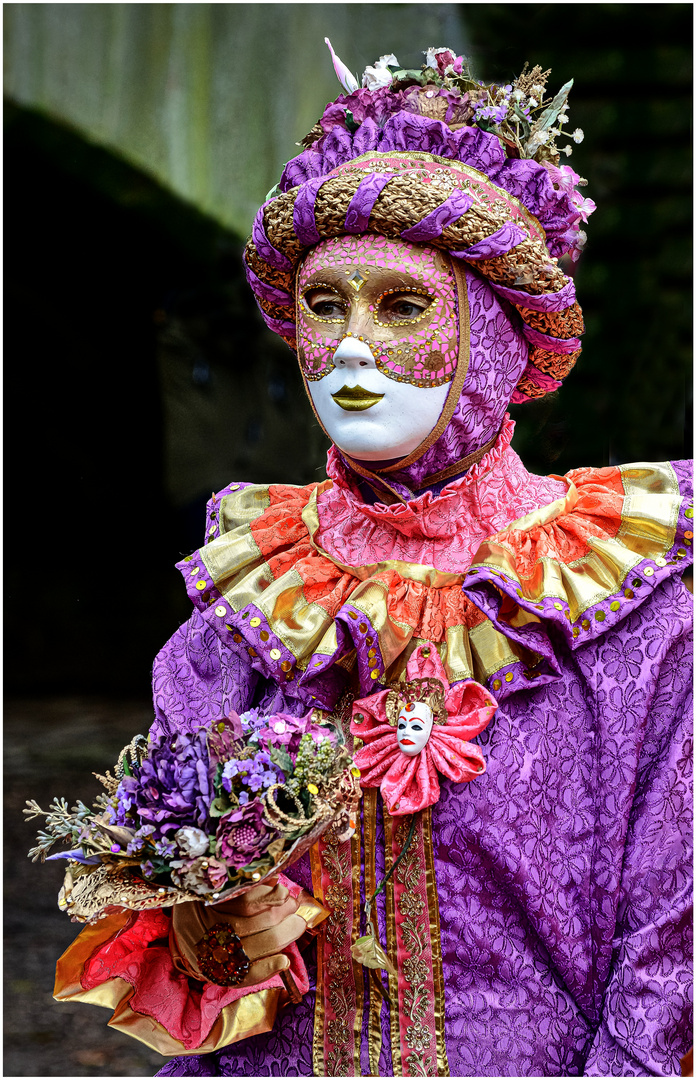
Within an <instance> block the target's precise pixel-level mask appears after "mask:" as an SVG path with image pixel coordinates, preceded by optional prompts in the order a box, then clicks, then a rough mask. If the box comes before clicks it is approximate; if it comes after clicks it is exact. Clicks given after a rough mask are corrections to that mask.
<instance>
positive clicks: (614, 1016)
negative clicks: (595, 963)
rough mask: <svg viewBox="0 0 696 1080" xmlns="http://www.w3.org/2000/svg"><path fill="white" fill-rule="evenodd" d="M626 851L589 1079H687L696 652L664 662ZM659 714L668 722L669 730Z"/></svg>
mask: <svg viewBox="0 0 696 1080" xmlns="http://www.w3.org/2000/svg"><path fill="white" fill-rule="evenodd" d="M652 712H653V716H652V717H650V718H649V722H648V725H647V729H646V737H645V741H644V743H643V747H642V751H641V762H640V767H639V771H638V774H637V782H636V789H635V796H634V801H633V807H632V812H631V816H630V821H629V830H628V836H627V842H626V847H625V852H624V861H623V871H622V877H621V889H620V896H619V904H618V910H617V920H616V930H615V935H614V940H613V942H612V947H613V954H612V967H611V972H610V976H609V981H608V983H607V986H606V991H605V995H604V1002H603V1008H602V1014H601V1019H600V1023H599V1026H598V1028H597V1030H596V1033H595V1036H594V1039H593V1041H592V1044H591V1047H590V1051H589V1055H588V1057H587V1060H586V1066H585V1075H587V1076H616V1075H618V1076H638V1075H640V1076H642V1075H646V1074H647V1075H657V1076H668V1075H674V1074H677V1075H679V1073H680V1058H681V1057H682V1056H683V1055H684V1054H686V1052H687V1051H688V1049H689V1047H690V1045H691V1041H692V1026H691V1024H692V1020H691V1012H692V1005H691V988H692V973H691V958H692V946H691V934H692V924H691V904H692V892H691V865H692V864H691V840H692V836H693V832H692V830H693V824H692V809H691V808H692V801H691V799H692V796H691V780H692V766H691V751H692V730H693V728H692V722H693V720H692V718H693V713H692V700H691V647H690V637H689V636H687V634H686V633H685V634H683V635H681V636H680V637H679V638H678V639H677V640H676V641H675V642H673V644H672V647H671V648H670V649H669V651H668V652H667V653H666V655H665V656H664V659H663V661H662V664H661V667H660V673H659V677H658V679H657V683H656V692H655V695H654V698H653V702H652ZM659 714H662V716H664V715H665V714H667V715H668V716H669V717H670V721H669V723H668V724H665V725H663V724H662V723H661V722H660V721H659V720H658V717H659Z"/></svg>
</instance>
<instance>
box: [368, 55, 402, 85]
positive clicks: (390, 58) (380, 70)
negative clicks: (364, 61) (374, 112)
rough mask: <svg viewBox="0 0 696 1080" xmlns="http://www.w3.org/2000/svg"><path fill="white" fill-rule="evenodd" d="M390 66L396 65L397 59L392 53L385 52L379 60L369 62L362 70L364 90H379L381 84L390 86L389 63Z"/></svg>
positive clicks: (397, 63) (397, 64)
mask: <svg viewBox="0 0 696 1080" xmlns="http://www.w3.org/2000/svg"><path fill="white" fill-rule="evenodd" d="M390 64H391V65H392V67H398V66H399V61H398V60H397V59H396V57H395V56H394V53H386V54H385V55H384V56H380V58H379V60H375V62H374V64H370V65H369V66H368V67H366V68H365V70H364V71H363V77H362V84H363V86H364V87H365V89H366V90H379V89H380V87H382V86H391V81H392V73H391V71H390V70H389V65H390Z"/></svg>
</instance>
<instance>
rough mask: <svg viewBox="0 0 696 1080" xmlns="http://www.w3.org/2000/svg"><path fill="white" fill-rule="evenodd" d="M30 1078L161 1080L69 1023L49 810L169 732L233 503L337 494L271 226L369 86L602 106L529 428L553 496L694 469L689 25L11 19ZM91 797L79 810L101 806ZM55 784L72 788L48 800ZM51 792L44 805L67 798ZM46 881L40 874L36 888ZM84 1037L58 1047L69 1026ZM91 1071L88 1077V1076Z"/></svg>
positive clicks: (192, 8) (516, 14) (548, 15)
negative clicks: (309, 145) (336, 103)
mask: <svg viewBox="0 0 696 1080" xmlns="http://www.w3.org/2000/svg"><path fill="white" fill-rule="evenodd" d="M3 15H4V23H5V25H4V48H5V103H6V106H5V108H6V111H5V156H4V163H5V287H6V293H5V309H4V314H5V402H6V427H5V430H6V448H5V522H6V538H5V549H6V552H7V554H8V562H7V567H6V571H5V650H6V651H5V667H4V672H5V691H6V696H7V701H6V714H5V715H6V721H5V731H6V745H7V750H6V753H7V766H8V780H7V781H6V788H5V797H6V803H7V806H8V810H9V813H8V816H7V834H6V835H7V839H6V848H5V851H6V859H7V868H6V873H5V889H6V897H7V899H8V904H7V907H6V910H8V911H9V915H8V927H9V933H8V945H7V948H8V953H7V954H6V966H5V971H6V976H7V978H8V979H9V983H8V990H6V996H5V1001H6V1005H7V1008H8V1017H9V1019H8V1024H9V1033H8V1041H7V1042H6V1053H7V1054H8V1055H9V1056H8V1057H7V1058H6V1065H5V1075H22V1076H24V1075H147V1074H151V1073H152V1072H153V1071H154V1069H155V1061H156V1055H152V1054H150V1053H149V1052H148V1051H146V1050H144V1049H143V1048H142V1047H140V1046H139V1044H136V1043H134V1042H133V1041H132V1040H128V1039H125V1038H124V1037H123V1036H120V1035H115V1034H113V1033H110V1032H105V1029H104V1024H105V1021H106V1019H107V1014H106V1013H105V1012H103V1011H102V1010H96V1009H87V1008H86V1007H85V1006H66V1005H61V1006H54V1005H52V1004H51V1003H50V987H51V978H52V971H51V968H52V964H53V962H54V960H55V957H56V955H57V954H58V953H59V952H60V951H61V949H62V948H64V947H65V945H66V944H67V942H68V941H69V940H70V938H71V937H72V936H73V935H74V932H75V928H74V927H71V926H70V924H69V923H68V921H67V920H66V919H65V918H64V916H60V915H59V913H58V912H57V910H56V909H55V908H54V906H53V905H54V903H55V891H56V889H57V886H58V882H59V878H60V873H59V870H58V867H56V866H55V865H52V866H51V867H50V868H49V867H46V868H44V869H38V868H35V867H32V866H31V864H29V863H28V862H26V861H25V860H23V857H22V852H23V851H24V850H25V849H26V848H27V847H28V846H29V845H30V843H31V838H32V829H31V827H27V826H23V825H22V823H21V821H20V820H19V807H21V804H22V801H23V799H24V798H27V797H30V796H34V797H38V798H39V799H40V798H41V796H42V794H43V793H44V792H46V791H47V794H48V798H50V797H52V796H53V795H54V794H62V793H64V794H66V795H67V796H68V797H69V798H71V797H73V796H78V795H79V796H81V797H83V798H88V797H89V795H90V794H91V793H92V789H91V787H90V784H89V782H88V779H87V778H88V776H89V772H90V770H91V769H99V770H103V769H104V768H105V767H106V766H108V765H110V764H111V763H112V760H113V758H114V757H115V755H116V753H117V751H118V749H119V748H120V747H121V746H122V745H123V744H124V743H125V742H127V741H128V740H129V739H130V737H131V736H132V734H134V732H135V731H137V730H145V729H146V728H147V726H148V723H149V715H150V714H149V706H148V694H149V678H150V670H151V663H152V657H153V655H154V654H155V652H156V651H157V649H158V648H159V647H160V646H161V645H162V644H163V642H164V641H165V640H166V639H167V638H168V637H169V635H170V634H171V633H172V632H173V631H174V630H175V628H176V627H177V625H178V624H179V623H180V622H182V621H183V620H185V619H186V618H187V616H188V612H189V606H188V602H187V600H186V597H185V594H184V590H183V586H182V585H181V584H180V580H179V576H178V574H177V572H176V571H175V570H174V569H173V563H174V562H175V561H176V560H177V559H178V558H179V557H180V556H181V555H182V554H184V553H186V552H188V551H190V550H192V549H193V548H194V547H196V546H198V545H199V544H200V542H201V540H202V529H203V523H204V516H203V515H204V505H205V501H206V499H207V498H209V496H210V494H211V492H212V491H213V490H217V489H219V488H220V487H222V486H224V485H225V484H226V483H228V482H229V481H231V480H233V479H237V480H251V481H259V482H263V481H273V480H276V481H289V482H294V483H307V482H309V481H311V480H314V479H320V478H321V477H322V476H323V460H324V454H325V449H326V443H325V440H324V437H323V435H322V433H321V432H320V430H319V429H318V427H317V425H316V424H315V423H314V421H313V419H312V416H311V413H310V410H309V408H308V407H307V405H306V403H305V400H304V393H303V390H302V385H301V382H300V379H299V375H298V372H297V368H296V362H295V360H294V358H293V357H292V355H291V354H290V353H289V352H288V350H287V349H286V347H285V346H284V345H283V344H282V342H280V341H279V340H278V339H276V338H275V337H274V335H272V334H271V333H270V332H269V331H267V330H266V328H265V326H264V324H263V322H262V320H261V318H260V316H259V315H258V313H257V311H256V308H255V305H254V303H253V301H252V298H251V294H250V292H249V291H248V289H247V286H246V283H245V281H244V276H243V273H242V268H241V250H242V247H243V243H244V240H245V238H246V234H247V232H248V230H249V229H250V226H251V221H252V219H253V214H254V212H255V210H256V208H257V206H258V205H259V204H260V203H261V201H262V200H263V198H264V196H265V193H266V192H267V191H268V190H269V189H270V188H271V187H272V186H273V184H274V183H275V182H276V180H277V177H278V175H279V173H280V171H281V168H282V165H283V162H284V161H285V160H287V159H288V158H289V157H291V156H292V155H293V154H294V153H296V152H298V148H297V147H296V145H295V144H296V143H297V142H298V141H299V140H300V139H301V138H302V137H303V135H304V134H305V133H306V132H307V131H308V130H309V129H310V128H311V126H312V124H313V123H314V121H315V120H316V119H317V117H318V116H319V115H320V114H321V112H322V108H323V105H324V103H325V102H326V101H328V100H329V99H330V98H332V97H335V96H336V95H337V93H338V92H339V86H338V84H337V83H336V80H335V76H334V74H333V69H332V67H331V62H330V58H329V55H328V51H327V50H326V48H325V46H324V43H323V38H324V36H325V35H328V36H329V37H330V38H331V40H332V43H333V45H334V47H335V49H336V51H337V52H338V54H339V55H340V56H341V58H342V59H343V60H344V61H345V63H346V64H347V65H348V66H349V67H350V68H351V69H352V70H354V71H357V72H362V70H363V68H364V67H365V66H366V64H368V63H372V62H373V61H374V60H375V58H376V57H377V56H379V55H380V54H383V53H388V52H392V51H393V52H395V53H396V55H397V57H398V59H399V61H400V62H401V63H402V64H404V65H405V66H417V65H420V63H421V62H422V57H421V52H420V50H423V49H426V48H427V47H428V46H433V45H434V46H440V45H447V46H448V47H450V48H453V49H454V50H455V51H456V52H464V53H465V54H467V55H468V56H469V57H470V58H471V59H472V61H473V64H474V69H475V71H476V74H477V76H478V77H480V78H482V79H484V80H487V81H488V80H494V79H495V80H498V81H504V82H507V81H510V80H511V79H512V78H513V77H514V76H515V75H516V74H518V73H519V71H520V70H521V68H522V66H523V64H524V62H525V60H528V61H529V62H530V65H532V66H533V65H534V64H535V63H538V64H540V65H542V67H543V68H549V67H550V68H552V69H553V70H552V75H551V77H550V80H549V85H550V87H551V88H552V89H558V88H559V87H560V86H561V85H562V84H563V83H564V82H566V81H567V80H568V79H570V78H574V79H575V85H574V87H573V90H572V93H571V96H570V125H569V126H570V128H571V130H572V129H573V128H574V127H581V128H583V129H584V132H585V141H584V142H583V143H582V144H581V145H579V146H577V147H576V148H575V150H574V153H573V156H572V158H571V159H570V162H569V163H570V164H571V165H572V166H573V168H574V169H575V170H576V171H577V172H579V173H580V174H581V175H582V176H584V177H586V178H587V180H588V187H587V188H586V189H585V193H586V194H587V195H589V196H590V197H591V198H593V199H594V200H595V202H596V203H597V207H598V208H597V211H596V212H595V214H593V216H592V217H591V219H590V222H589V225H588V226H587V233H588V236H589V240H588V244H587V248H586V250H585V253H584V255H583V256H582V258H581V260H580V262H579V263H578V264H577V269H576V274H575V280H576V285H577V291H578V296H579V299H580V302H581V304H582V307H583V311H584V315H585V321H586V326H587V332H586V334H585V337H584V351H583V354H582V357H581V359H580V361H579V363H578V365H577V367H576V368H575V370H574V371H573V373H572V374H571V375H570V376H569V378H568V379H567V381H566V383H565V385H564V387H563V389H562V390H561V391H560V392H559V393H558V394H556V395H553V396H552V397H551V398H549V399H544V400H543V401H541V402H539V403H537V404H534V405H527V406H518V407H516V408H514V410H513V412H514V416H515V419H516V420H517V423H518V429H517V435H516V439H515V445H516V448H517V449H518V451H519V452H520V453H521V455H522V457H523V459H524V460H525V463H526V464H527V466H528V467H530V468H532V469H533V470H535V471H537V472H554V473H562V472H564V471H565V470H567V469H569V468H573V467H576V466H579V465H602V464H608V463H617V462H624V461H632V460H664V459H666V458H673V457H683V456H691V431H690V421H691V412H692V405H691V396H690V395H691V344H692V330H691V295H692V294H691V246H692V174H691V117H692V98H691V80H692V15H693V8H692V5H691V4H601V3H600V4H572V3H571V4H562V5H561V4H534V5H527V4H495V3H492V4H491V3H472V4H466V5H464V4H461V5H460V4H394V5H391V4H370V5H365V4H312V5H305V4H291V5H285V4H277V5H276V4H273V5H263V4H103V5H102V4H38V5H33V4H6V5H4V8H3ZM81 778H84V779H81ZM49 779H50V783H49ZM47 784H48V787H47ZM25 862H26V865H25ZM61 1025H62V1026H61ZM80 1055H81V1056H80Z"/></svg>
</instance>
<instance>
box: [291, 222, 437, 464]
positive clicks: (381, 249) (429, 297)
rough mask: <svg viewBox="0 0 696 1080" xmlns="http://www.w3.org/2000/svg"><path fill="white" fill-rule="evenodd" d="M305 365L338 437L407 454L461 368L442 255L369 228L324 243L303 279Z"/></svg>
mask: <svg viewBox="0 0 696 1080" xmlns="http://www.w3.org/2000/svg"><path fill="white" fill-rule="evenodd" d="M297 290H298V306H297V314H298V318H297V341H298V355H299V359H300V366H301V368H302V370H303V372H304V374H305V377H306V379H307V385H308V389H309V393H310V396H311V398H312V402H313V404H314V408H315V410H316V413H317V416H318V417H319V419H320V421H321V423H322V425H323V427H324V429H325V431H326V432H327V434H328V435H329V437H330V438H331V439H332V440H333V442H334V443H335V444H336V445H337V446H338V447H339V449H340V450H343V451H344V452H345V453H346V454H349V455H350V456H351V457H355V458H358V459H362V460H364V461H391V460H394V459H399V458H403V457H406V456H407V455H408V454H410V453H411V452H412V451H413V450H415V449H416V448H417V447H418V446H419V445H420V444H421V443H422V442H423V441H424V440H425V439H426V438H427V437H428V435H430V433H431V432H432V430H433V428H434V427H435V426H436V424H437V422H438V420H439V418H440V415H441V413H442V410H443V407H444V404H445V401H446V399H447V395H448V393H449V390H450V386H451V383H452V377H453V375H454V372H455V369H456V366H457V355H458V317H457V300H456V284H455V280H454V276H453V274H452V271H451V268H450V267H449V265H448V262H447V260H446V259H445V257H444V256H443V255H442V253H441V252H439V251H436V250H435V249H434V248H428V247H427V246H425V245H414V244H409V243H406V242H405V241H401V240H387V239H386V238H385V237H374V236H370V235H365V236H359V237H351V236H342V237H337V238H336V239H335V240H327V241H324V242H323V243H321V244H318V245H317V247H316V248H314V249H313V250H312V252H311V253H310V254H309V255H308V256H307V258H306V259H305V261H304V263H303V265H302V266H301V268H300V270H299V273H298V279H297Z"/></svg>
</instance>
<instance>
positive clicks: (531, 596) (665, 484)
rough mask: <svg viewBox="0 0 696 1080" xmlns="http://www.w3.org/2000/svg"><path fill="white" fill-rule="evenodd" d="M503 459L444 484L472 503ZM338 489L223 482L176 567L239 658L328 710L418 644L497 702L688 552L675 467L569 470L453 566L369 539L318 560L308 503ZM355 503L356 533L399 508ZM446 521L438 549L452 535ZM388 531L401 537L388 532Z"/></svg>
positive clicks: (614, 620) (606, 624) (316, 522)
mask: <svg viewBox="0 0 696 1080" xmlns="http://www.w3.org/2000/svg"><path fill="white" fill-rule="evenodd" d="M509 453H510V451H509V448H508V450H507V451H506V452H505V453H501V454H500V457H499V458H495V455H493V456H492V458H491V459H490V461H489V462H488V463H486V462H483V461H482V462H481V465H480V466H479V468H478V469H477V471H476V473H477V474H478V479H479V480H483V479H484V477H485V484H481V485H479V484H478V480H477V476H476V473H475V474H474V475H472V476H471V477H469V479H468V481H467V483H465V484H462V483H461V482H459V483H457V484H453V485H452V487H453V488H454V489H455V490H456V491H459V492H466V491H469V489H471V490H472V491H473V490H475V489H477V488H478V487H479V486H480V487H481V491H480V493H479V501H482V500H483V495H484V494H485V490H487V489H488V488H489V487H490V486H491V478H495V477H496V476H498V471H497V465H498V464H499V463H500V462H502V461H504V460H505V459H506V457H507V454H509ZM515 456H516V455H515ZM494 458H495V460H494ZM491 463H492V467H491V468H490V469H487V465H488V464H491ZM506 475H507V474H506V473H503V476H506ZM525 475H526V476H529V474H526V473H525ZM532 479H534V480H538V479H541V478H532ZM338 486H339V485H338V484H337V483H336V480H327V481H325V482H324V483H322V484H318V485H317V484H311V485H309V486H308V487H305V488H297V487H292V486H290V485H271V486H270V487H269V486H266V485H253V484H232V485H230V486H229V488H227V489H225V490H224V491H223V492H221V493H220V495H218V496H215V497H214V498H213V500H212V501H211V503H210V504H209V507H210V510H209V518H208V526H207V530H206V531H207V535H208V542H207V543H206V545H205V546H204V547H203V548H201V549H200V550H199V551H198V552H196V553H195V554H193V555H189V556H187V557H186V558H185V559H184V560H183V561H182V562H181V563H179V568H180V570H181V571H182V573H183V575H184V577H185V580H186V583H187V591H188V594H189V596H190V598H191V600H192V601H193V603H194V605H195V607H196V609H197V611H198V614H199V616H200V618H201V619H202V620H203V622H204V623H205V624H206V625H207V627H208V628H209V629H210V630H211V631H212V632H213V633H214V634H215V635H216V636H218V637H219V638H220V639H221V641H222V643H223V644H224V646H225V647H226V648H227V649H229V650H230V651H231V652H232V653H235V654H237V661H236V662H238V663H239V664H241V665H243V666H244V667H246V668H248V666H249V665H250V666H251V667H252V668H253V669H254V670H256V671H258V672H259V673H260V674H261V675H262V676H263V677H264V678H266V679H268V680H270V681H271V682H272V683H273V684H275V685H276V686H277V687H278V689H279V691H280V692H281V694H282V695H285V697H286V698H297V699H298V700H299V701H300V702H301V704H302V707H305V706H308V707H313V706H316V707H319V708H327V709H331V708H333V706H334V705H335V703H336V701H337V700H338V698H339V696H340V694H341V692H342V690H343V689H344V688H345V687H346V685H347V684H349V683H351V684H352V685H353V686H355V685H356V684H357V687H358V690H359V693H360V695H361V696H362V697H365V696H367V695H369V694H370V693H374V692H375V691H379V690H381V689H383V688H384V687H385V686H386V685H388V684H389V683H391V682H392V681H394V680H395V679H398V678H399V677H400V676H401V675H403V673H404V672H405V670H406V667H407V664H408V659H409V656H410V655H411V653H412V651H413V649H414V648H415V647H417V646H418V645H419V644H420V643H423V642H432V643H434V645H435V646H436V648H437V650H438V652H439V654H440V657H441V659H442V663H443V666H444V669H445V671H446V674H447V679H448V681H449V683H450V684H453V683H456V682H459V681H461V680H463V679H471V678H475V679H477V681H479V682H481V683H484V684H485V685H486V686H487V687H489V689H491V690H492V691H493V693H494V694H495V695H496V697H497V698H498V700H500V699H501V697H504V696H506V695H507V694H510V693H514V692H515V691H517V690H520V689H526V688H528V686H529V683H530V681H531V680H533V681H534V682H535V684H536V685H539V684H542V683H545V682H548V681H550V680H553V679H557V678H559V677H560V673H561V669H562V662H561V659H560V658H559V656H558V653H557V650H558V648H559V646H560V647H561V648H563V644H562V643H563V642H565V647H566V648H568V649H570V650H574V649H577V648H580V647H582V646H583V645H585V644H586V643H587V642H590V641H592V640H593V639H594V638H596V637H597V636H599V635H601V634H604V633H606V632H607V631H608V630H610V629H613V628H614V627H615V626H617V625H618V624H619V623H620V622H621V621H622V620H623V619H625V618H626V617H627V616H628V615H630V614H631V613H632V612H633V611H634V610H635V609H636V608H637V607H639V606H640V605H641V604H643V603H644V602H645V600H646V598H647V597H648V596H649V595H650V593H651V592H652V591H654V589H655V588H656V587H657V586H658V585H660V584H661V583H662V582H663V581H664V579H665V578H668V577H670V576H672V575H677V574H681V573H682V572H683V570H684V569H685V566H686V565H687V563H688V562H689V560H690V557H691V551H692V548H691V542H692V536H693V533H692V526H693V506H692V505H691V503H690V502H688V501H687V497H686V495H682V494H681V490H680V489H682V488H683V490H684V491H685V492H686V491H687V490H689V489H690V485H689V483H688V476H687V475H686V469H685V468H683V467H682V465H681V464H680V463H675V467H673V466H672V465H670V464H668V463H662V464H657V465H646V464H644V463H639V464H637V465H628V466H619V467H612V468H606V469H579V470H574V471H572V472H570V473H568V474H567V476H566V477H565V480H564V482H563V484H562V488H563V491H564V492H565V494H564V495H563V497H561V498H557V499H555V500H551V501H548V500H547V501H546V502H545V504H544V505H543V506H541V507H538V508H537V509H535V510H533V511H530V512H529V513H528V514H526V515H522V516H521V517H517V519H516V520H513V521H510V520H509V519H507V523H506V525H505V526H504V527H503V528H502V529H499V530H497V531H495V532H493V533H492V534H491V535H489V536H488V537H487V538H486V539H485V540H484V541H483V542H482V543H481V544H480V546H479V547H478V550H477V551H476V554H475V557H474V558H473V560H472V561H471V566H470V567H469V569H468V570H467V571H462V572H456V571H455V572H452V571H448V570H446V569H440V568H438V565H437V562H436V561H431V562H429V561H428V560H425V559H421V560H419V561H414V560H412V559H405V560H404V559H399V558H394V557H391V558H387V559H381V558H380V555H379V552H378V551H377V550H374V549H372V548H371V547H369V546H366V548H365V550H364V551H363V552H360V556H361V559H359V560H357V561H354V562H351V561H350V560H344V559H341V558H337V557H336V556H333V555H331V554H329V553H328V551H327V549H326V548H325V547H324V545H323V544H322V543H321V542H320V540H319V534H320V515H319V506H320V504H321V502H322V500H324V499H325V497H326V495H327V494H328V493H329V492H330V491H331V490H332V489H333V488H337V487H338ZM342 490H346V489H342ZM414 501H416V502H418V503H420V504H421V505H423V504H425V505H426V507H427V508H428V509H430V508H432V507H433V506H436V505H437V503H439V502H440V501H441V500H440V499H439V498H438V499H432V500H430V499H428V498H427V497H422V498H421V499H419V500H414ZM365 509H367V510H372V511H373V512H374V513H375V514H378V513H380V512H381V514H382V515H384V516H383V517H382V518H380V519H379V520H375V519H373V518H370V517H369V516H368V515H366V514H364V515H363V516H362V520H361V519H358V518H357V517H354V518H353V519H352V520H351V522H350V529H351V531H352V533H353V534H358V533H360V532H363V531H366V530H367V529H368V527H372V528H373V529H377V527H378V526H379V527H380V528H382V527H384V528H385V529H386V527H387V525H390V523H391V521H392V520H393V519H396V520H398V521H399V523H401V521H402V517H405V514H406V513H407V512H408V509H409V508H408V507H406V509H405V510H404V509H402V508H392V507H382V508H381V511H380V510H379V509H378V508H377V509H375V508H365ZM385 512H386V513H385ZM506 512H507V513H511V514H513V515H514V510H512V511H511V510H510V509H508V510H507V511H506ZM456 520H457V519H456V516H455V517H454V518H450V519H449V520H448V522H447V523H446V524H445V525H443V526H442V528H441V529H440V530H439V534H438V536H437V537H436V539H437V540H438V542H439V541H440V540H443V542H444V539H446V540H447V542H448V543H449V544H452V543H453V540H454V539H455V534H454V533H453V532H452V528H453V521H454V522H455V525H456ZM462 520H463V521H464V523H465V524H466V523H467V519H466V515H464V517H463V518H462ZM361 526H362V528H361ZM388 535H389V536H390V537H391V542H392V545H393V544H394V538H395V537H396V538H397V539H398V538H402V537H403V538H404V542H406V541H409V537H408V536H407V535H405V534H404V533H402V532H400V531H398V530H397V529H396V528H394V527H391V528H390V531H389V534H388ZM429 539H430V538H427V537H425V538H424V536H423V535H421V536H420V537H419V538H418V543H419V545H420V547H421V548H423V547H424V544H425V542H426V541H428V542H429ZM361 560H362V561H361Z"/></svg>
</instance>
